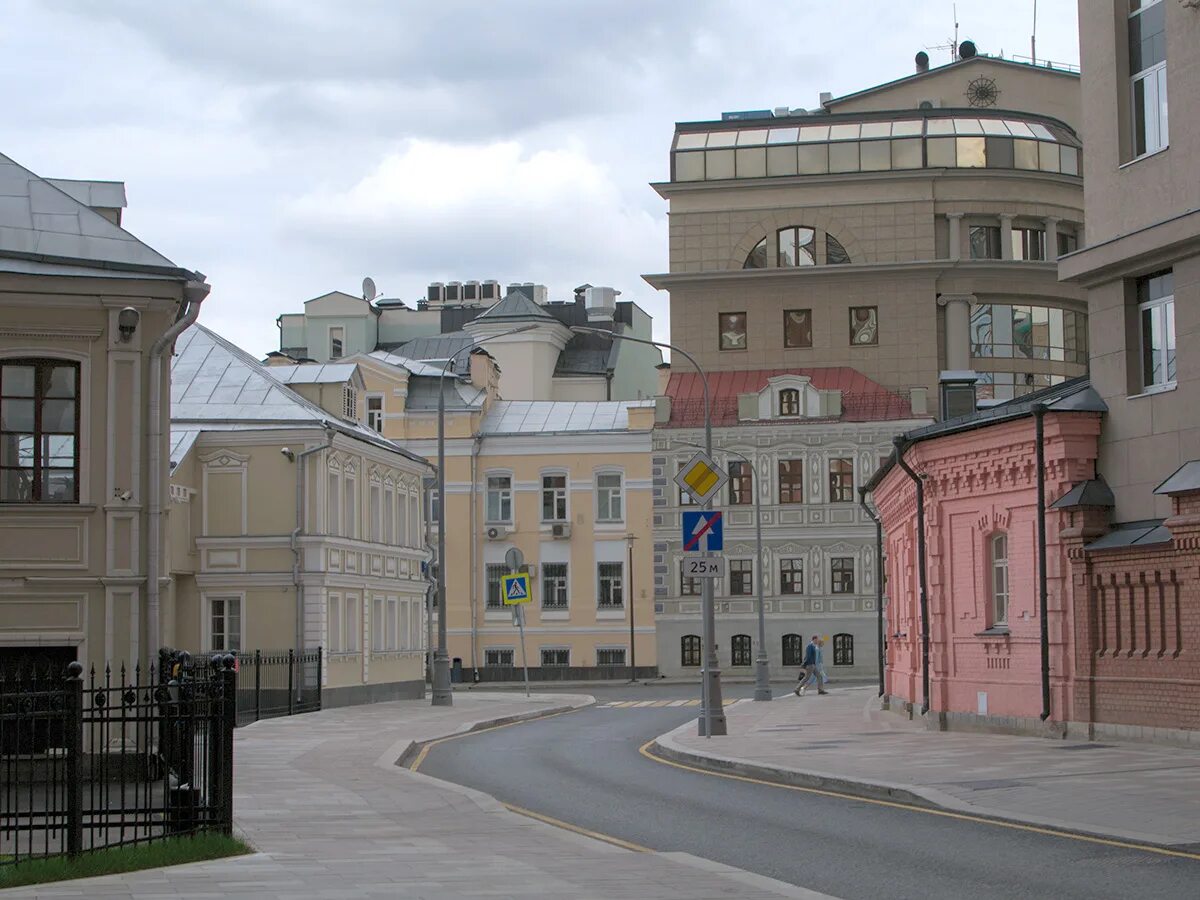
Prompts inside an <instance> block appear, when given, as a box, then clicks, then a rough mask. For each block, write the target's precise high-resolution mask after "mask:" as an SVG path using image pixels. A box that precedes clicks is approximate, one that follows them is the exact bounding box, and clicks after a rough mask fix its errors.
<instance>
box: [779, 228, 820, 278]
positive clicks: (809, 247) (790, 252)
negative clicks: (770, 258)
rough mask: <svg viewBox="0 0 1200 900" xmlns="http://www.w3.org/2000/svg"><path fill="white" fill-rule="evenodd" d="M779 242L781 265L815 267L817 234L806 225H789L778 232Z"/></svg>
mask: <svg viewBox="0 0 1200 900" xmlns="http://www.w3.org/2000/svg"><path fill="white" fill-rule="evenodd" d="M776 237H777V238H778V240H779V265H780V266H783V267H785V268H786V267H789V266H815V265H816V264H817V250H816V243H817V232H816V231H815V230H814V229H812V228H808V227H807V226H804V225H789V226H788V227H787V228H780V229H779V231H777V232H776Z"/></svg>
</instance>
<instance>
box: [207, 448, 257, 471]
mask: <svg viewBox="0 0 1200 900" xmlns="http://www.w3.org/2000/svg"><path fill="white" fill-rule="evenodd" d="M200 461H201V462H202V463H204V466H205V468H207V469H243V468H245V467H246V463H248V462H249V461H250V457H248V456H243V455H242V454H240V453H236V452H235V451H233V450H214V451H213V452H212V453H205V454H203V455H202V456H201V457H200Z"/></svg>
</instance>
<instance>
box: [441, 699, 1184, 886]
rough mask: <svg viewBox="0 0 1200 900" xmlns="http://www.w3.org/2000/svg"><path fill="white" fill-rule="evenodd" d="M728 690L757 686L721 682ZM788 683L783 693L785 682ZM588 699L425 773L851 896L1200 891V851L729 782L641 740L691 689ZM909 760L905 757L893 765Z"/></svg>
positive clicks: (586, 824) (682, 714)
mask: <svg viewBox="0 0 1200 900" xmlns="http://www.w3.org/2000/svg"><path fill="white" fill-rule="evenodd" d="M725 687H726V691H725V695H726V697H727V698H732V697H743V696H751V695H752V694H753V686H752V685H726V686H725ZM783 689H784V688H783V686H779V688H778V690H779V691H782V690H783ZM587 690H588V692H589V693H592V694H594V695H595V696H596V698H597V705H596V706H593V707H589V708H587V709H583V710H579V711H577V712H573V713H568V714H565V715H561V716H556V717H553V718H547V719H542V720H535V721H532V722H528V723H524V724H521V725H515V726H513V727H510V728H501V729H497V730H495V731H490V732H483V733H480V734H477V735H470V736H467V737H463V738H460V739H457V740H451V741H447V742H445V743H442V744H438V745H436V746H434V747H433V748H432V749H431V750H430V752H429V754H428V756H427V757H426V759H425V761H424V763H423V764H422V766H421V772H423V773H424V774H427V775H432V776H434V777H435V778H442V779H445V780H447V781H453V782H457V783H459V784H464V785H468V786H470V787H473V788H477V789H479V790H482V791H485V792H486V793H489V794H491V795H492V796H494V797H496V798H497V799H499V800H501V801H503V802H506V803H510V804H513V805H516V806H520V807H524V808H526V809H529V810H532V811H534V812H537V813H541V814H542V815H546V816H552V817H554V818H556V819H559V820H562V821H564V822H569V823H572V824H574V825H576V826H579V827H582V828H586V829H589V830H592V831H596V832H600V833H602V834H606V835H611V836H613V837H617V838H620V839H622V840H625V841H631V842H633V843H635V844H640V845H642V846H644V847H649V848H652V849H654V850H664V851H672V850H674V851H685V852H688V853H692V854H695V855H696V856H701V857H705V858H708V859H712V860H717V861H719V862H723V863H726V864H729V865H733V866H738V867H739V868H742V869H746V870H749V871H752V872H758V873H760V874H763V875H768V876H770V877H772V878H777V879H780V880H782V881H786V882H789V883H791V884H796V885H801V886H803V887H807V888H810V889H813V890H817V891H821V892H824V893H827V894H831V895H833V896H835V897H841V898H846V900H854V898H864V900H865V898H872V900H874V898H881V897H886V898H914V900H917V898H921V900H923V898H946V900H964V898H968V900H985V898H987V900H990V898H997V900H1013V898H1017V897H1035V898H1061V900H1075V898H1078V900H1094V898H1101V897H1115V898H1122V900H1126V898H1130V897H1153V898H1156V900H1166V898H1181V900H1185V898H1186V900H1197V898H1200V862H1197V861H1193V860H1188V859H1179V858H1171V857H1166V856H1161V855H1158V854H1154V853H1150V852H1147V851H1143V850H1129V849H1122V848H1118V847H1109V846H1104V845H1101V844H1095V843H1089V842H1082V841H1077V840H1071V839H1067V838H1063V837H1056V836H1053V835H1044V834H1037V833H1033V832H1026V831H1017V830H1013V829H1009V828H1002V827H997V826H994V825H988V824H982V823H975V822H964V821H958V820H952V819H946V818H944V817H939V816H934V815H930V814H928V813H923V812H919V811H914V810H905V809H894V808H889V807H882V806H877V805H873V804H868V803H863V802H859V801H856V800H852V799H841V798H834V797H822V796H819V795H815V794H805V793H799V792H796V791H789V790H784V789H781V788H778V787H772V786H770V785H763V784H752V783H746V782H739V781H732V780H730V779H727V778H720V777H715V776H712V775H706V774H702V773H698V772H692V771H687V770H683V769H678V768H675V767H672V766H669V765H665V764H663V763H658V762H654V761H653V760H649V759H646V758H645V757H643V756H642V755H640V754H639V753H638V748H639V747H640V746H641V745H642V744H644V743H645V742H646V741H648V740H650V739H651V738H654V737H657V736H658V735H660V734H662V733H664V732H666V731H669V730H671V729H672V728H674V727H676V726H677V725H679V724H681V723H683V722H685V721H687V720H688V719H694V718H695V716H696V710H695V709H694V708H678V707H676V708H670V707H668V708H653V707H643V708H627V709H614V708H607V709H606V708H603V707H602V706H601V705H600V704H603V703H606V702H610V701H614V700H625V699H629V700H650V699H666V698H684V697H692V696H694V695H695V689H694V688H691V687H688V686H684V685H654V686H639V685H629V686H620V687H615V686H614V687H612V688H607V687H597V688H591V687H589V688H588V689H587ZM897 765H898V766H902V765H903V760H897Z"/></svg>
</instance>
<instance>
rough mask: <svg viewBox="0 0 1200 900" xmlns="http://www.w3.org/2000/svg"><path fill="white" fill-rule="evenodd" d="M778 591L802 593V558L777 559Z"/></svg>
mask: <svg viewBox="0 0 1200 900" xmlns="http://www.w3.org/2000/svg"><path fill="white" fill-rule="evenodd" d="M779 593H781V594H803V593H804V560H803V559H799V558H791V559H781V560H780V561H779Z"/></svg>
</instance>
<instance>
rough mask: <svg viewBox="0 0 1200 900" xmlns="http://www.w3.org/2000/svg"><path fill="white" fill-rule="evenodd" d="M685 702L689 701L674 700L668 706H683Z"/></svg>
mask: <svg viewBox="0 0 1200 900" xmlns="http://www.w3.org/2000/svg"><path fill="white" fill-rule="evenodd" d="M685 703H687V701H686V700H672V701H671V702H670V703H668V704H667V705H668V706H683V705H684V704H685Z"/></svg>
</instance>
